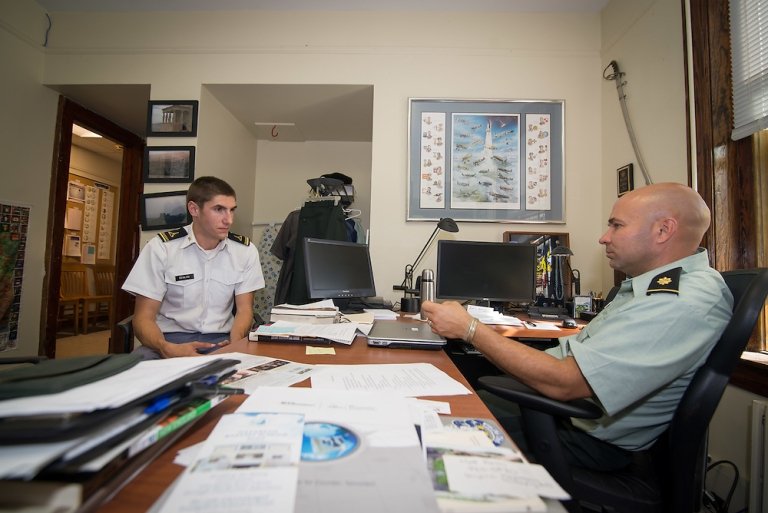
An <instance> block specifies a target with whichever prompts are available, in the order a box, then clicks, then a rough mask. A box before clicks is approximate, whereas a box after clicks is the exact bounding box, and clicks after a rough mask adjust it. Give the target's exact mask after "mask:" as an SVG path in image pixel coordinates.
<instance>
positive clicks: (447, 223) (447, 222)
mask: <svg viewBox="0 0 768 513" xmlns="http://www.w3.org/2000/svg"><path fill="white" fill-rule="evenodd" d="M437 227H438V228H440V229H441V230H443V231H444V232H451V233H456V232H458V231H459V226H458V225H457V224H456V221H454V220H453V219H451V218H450V217H441V218H440V221H438V222H437Z"/></svg>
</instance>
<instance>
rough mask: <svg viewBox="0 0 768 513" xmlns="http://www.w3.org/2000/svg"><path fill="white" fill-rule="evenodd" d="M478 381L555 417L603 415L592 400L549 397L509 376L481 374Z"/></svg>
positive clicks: (581, 417)
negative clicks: (561, 399)
mask: <svg viewBox="0 0 768 513" xmlns="http://www.w3.org/2000/svg"><path fill="white" fill-rule="evenodd" d="M479 382H480V385H482V387H483V388H485V389H487V390H489V391H491V392H493V393H494V394H496V395H498V396H500V397H503V398H504V399H509V400H510V401H513V402H515V403H517V404H519V405H520V406H521V407H525V408H530V409H533V410H537V411H540V412H543V413H546V414H548V415H553V416H555V417H576V418H580V419H598V418H600V417H602V416H603V410H601V409H600V407H599V406H598V405H596V404H595V403H593V402H590V401H587V400H586V399H575V400H573V401H568V402H563V401H558V400H556V399H550V398H549V397H545V396H543V395H541V394H540V393H538V392H537V391H535V390H534V389H532V388H530V387H529V386H526V385H524V384H522V383H520V382H519V381H517V380H516V379H514V378H513V377H511V376H482V377H481V378H480V379H479Z"/></svg>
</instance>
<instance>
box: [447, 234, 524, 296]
mask: <svg viewBox="0 0 768 513" xmlns="http://www.w3.org/2000/svg"><path fill="white" fill-rule="evenodd" d="M535 285H536V247H535V246H533V245H530V244H512V243H509V242H470V241H458V240H441V241H439V242H438V246H437V291H436V294H435V295H436V296H437V298H438V299H460V300H474V301H477V302H488V301H495V302H512V303H532V302H533V301H534V299H535V296H536V286H535Z"/></svg>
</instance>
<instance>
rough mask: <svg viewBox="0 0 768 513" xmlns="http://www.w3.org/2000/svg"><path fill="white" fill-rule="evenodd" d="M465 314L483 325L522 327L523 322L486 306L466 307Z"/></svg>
mask: <svg viewBox="0 0 768 513" xmlns="http://www.w3.org/2000/svg"><path fill="white" fill-rule="evenodd" d="M467 312H469V313H470V315H472V316H473V317H476V318H477V320H478V321H480V322H482V323H483V324H503V325H504V326H523V321H521V320H520V319H518V318H517V317H514V316H512V315H503V314H501V313H500V312H497V311H496V310H494V309H493V308H491V307H488V306H477V305H467Z"/></svg>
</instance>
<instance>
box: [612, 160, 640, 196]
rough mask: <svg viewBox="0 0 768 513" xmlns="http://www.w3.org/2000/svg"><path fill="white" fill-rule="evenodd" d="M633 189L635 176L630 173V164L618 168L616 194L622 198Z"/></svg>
mask: <svg viewBox="0 0 768 513" xmlns="http://www.w3.org/2000/svg"><path fill="white" fill-rule="evenodd" d="M634 188H635V174H634V173H633V171H632V164H627V165H626V166H623V167H620V168H619V169H617V170H616V189H617V190H616V192H617V193H618V195H619V196H623V195H625V194H626V193H628V192H629V191H631V190H632V189H634Z"/></svg>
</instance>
